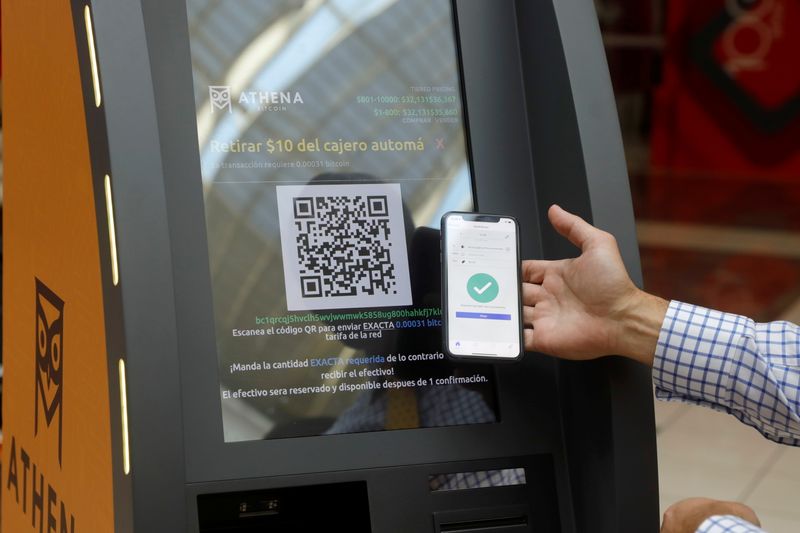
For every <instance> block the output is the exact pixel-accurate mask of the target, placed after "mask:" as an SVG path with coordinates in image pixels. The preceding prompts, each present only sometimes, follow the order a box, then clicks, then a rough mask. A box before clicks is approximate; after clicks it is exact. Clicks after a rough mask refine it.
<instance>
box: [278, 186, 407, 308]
mask: <svg viewBox="0 0 800 533" xmlns="http://www.w3.org/2000/svg"><path fill="white" fill-rule="evenodd" d="M277 192H278V214H279V217H280V227H281V247H282V252H283V270H284V275H285V280H286V302H287V308H288V310H290V311H299V310H312V309H344V308H363V307H386V306H399V305H411V283H410V279H409V273H408V252H407V249H406V236H405V221H404V217H403V206H402V199H401V195H400V186H399V185H396V184H358V185H309V186H283V187H277Z"/></svg>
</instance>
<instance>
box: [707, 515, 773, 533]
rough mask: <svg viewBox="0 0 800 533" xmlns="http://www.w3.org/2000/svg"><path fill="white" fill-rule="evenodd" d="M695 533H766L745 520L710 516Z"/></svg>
mask: <svg viewBox="0 0 800 533" xmlns="http://www.w3.org/2000/svg"><path fill="white" fill-rule="evenodd" d="M695 533H766V532H765V531H764V530H763V529H761V528H759V527H756V526H754V525H753V524H751V523H750V522H748V521H747V520H744V519H743V518H739V517H738V516H733V515H724V516H712V517H710V518H707V519H706V520H705V522H703V523H702V524H700V527H699V528H697V531H696V532H695Z"/></svg>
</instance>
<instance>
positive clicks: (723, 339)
mask: <svg viewBox="0 0 800 533" xmlns="http://www.w3.org/2000/svg"><path fill="white" fill-rule="evenodd" d="M748 329H752V321H751V320H750V319H748V318H746V317H743V316H740V315H734V314H729V313H722V312H719V311H714V310H711V309H706V308H704V307H699V306H695V305H690V304H685V303H682V302H678V301H672V302H670V304H669V308H668V310H667V314H666V316H665V317H664V322H663V324H662V326H661V332H660V334H659V338H658V344H657V346H656V353H655V358H654V360H653V381H654V382H655V385H656V395H657V396H658V397H659V398H661V399H684V400H690V401H691V400H693V401H696V402H703V403H706V404H710V405H714V406H719V407H728V406H729V405H730V399H731V387H732V381H731V361H735V360H738V359H739V354H740V353H741V351H742V348H743V347H742V343H743V342H744V341H743V340H744V339H745V337H746V334H747V331H748Z"/></svg>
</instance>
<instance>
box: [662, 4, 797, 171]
mask: <svg viewBox="0 0 800 533" xmlns="http://www.w3.org/2000/svg"><path fill="white" fill-rule="evenodd" d="M797 28H800V0H703V1H702V2H698V1H697V0H671V1H670V2H669V3H668V18H667V31H666V43H667V44H666V51H665V54H664V66H663V80H662V84H661V86H660V87H659V88H658V89H657V90H656V94H655V100H654V111H653V136H652V156H651V157H652V164H653V168H654V170H656V171H666V172H669V173H681V174H704V175H709V174H710V175H720V176H736V177H742V178H754V179H761V180H763V179H765V178H772V179H779V180H797V181H800V59H799V58H798V53H799V52H800V32H798V31H796V29H797Z"/></svg>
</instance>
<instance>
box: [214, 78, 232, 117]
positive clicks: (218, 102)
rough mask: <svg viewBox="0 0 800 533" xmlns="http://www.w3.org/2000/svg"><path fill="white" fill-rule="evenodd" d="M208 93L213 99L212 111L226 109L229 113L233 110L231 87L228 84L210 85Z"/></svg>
mask: <svg viewBox="0 0 800 533" xmlns="http://www.w3.org/2000/svg"><path fill="white" fill-rule="evenodd" d="M208 95H209V98H210V100H211V112H212V113H213V112H214V111H215V110H217V109H218V110H220V111H224V110H225V109H227V110H228V113H232V112H233V108H232V107H231V88H230V87H229V86H227V85H209V87H208Z"/></svg>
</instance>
